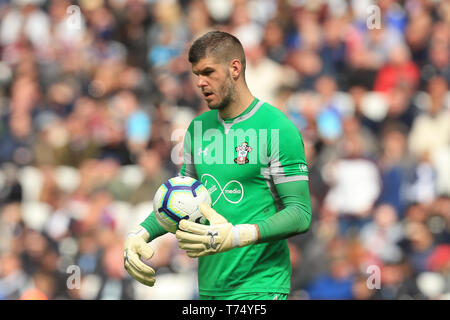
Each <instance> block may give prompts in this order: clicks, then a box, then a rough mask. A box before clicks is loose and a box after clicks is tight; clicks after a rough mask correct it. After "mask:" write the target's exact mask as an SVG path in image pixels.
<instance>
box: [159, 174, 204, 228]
mask: <svg viewBox="0 0 450 320" xmlns="http://www.w3.org/2000/svg"><path fill="white" fill-rule="evenodd" d="M203 202H204V203H206V204H208V205H211V196H210V195H209V192H208V190H207V189H206V187H205V186H204V185H202V184H201V182H199V181H197V180H195V179H194V178H191V177H183V176H178V177H174V178H171V179H169V180H167V181H166V182H164V183H163V184H162V185H161V186H160V187H159V188H158V190H157V191H156V194H155V197H154V199H153V209H154V212H155V216H156V219H157V220H158V222H159V224H160V225H161V226H162V227H163V228H164V229H165V230H166V231H169V232H171V233H175V232H176V231H177V229H178V223H179V222H180V220H181V219H188V220H190V221H194V222H197V223H202V224H205V223H206V219H205V218H204V217H203V216H202V214H201V213H200V211H199V210H198V206H199V205H200V204H201V203H203Z"/></svg>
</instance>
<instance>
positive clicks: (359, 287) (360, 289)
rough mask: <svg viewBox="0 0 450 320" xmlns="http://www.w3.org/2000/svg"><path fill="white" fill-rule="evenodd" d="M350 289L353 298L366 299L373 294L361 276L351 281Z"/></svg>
mask: <svg viewBox="0 0 450 320" xmlns="http://www.w3.org/2000/svg"><path fill="white" fill-rule="evenodd" d="M352 291H353V296H354V299H355V300H367V299H369V298H370V297H371V296H372V294H373V290H371V289H369V287H368V286H367V279H366V278H364V277H363V276H359V277H357V278H356V280H355V282H354V283H353V287H352Z"/></svg>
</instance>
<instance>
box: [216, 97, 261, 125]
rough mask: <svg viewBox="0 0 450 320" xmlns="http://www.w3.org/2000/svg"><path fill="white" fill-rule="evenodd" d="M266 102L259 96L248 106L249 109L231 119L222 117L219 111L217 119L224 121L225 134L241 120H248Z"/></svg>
mask: <svg viewBox="0 0 450 320" xmlns="http://www.w3.org/2000/svg"><path fill="white" fill-rule="evenodd" d="M263 103H264V102H262V101H260V100H259V99H258V98H255V99H253V101H252V103H250V105H249V106H248V108H247V109H245V111H244V112H242V113H241V114H240V115H238V116H237V117H235V118H231V119H225V120H224V119H222V118H221V117H220V115H219V113H218V112H217V120H218V121H219V122H220V123H222V125H223V127H224V129H225V134H228V132H229V131H230V129H231V127H232V126H233V125H234V124H236V123H239V122H242V121H244V120H247V119H248V118H250V117H251V116H253V115H254V114H255V113H256V111H258V109H259V108H260V107H261V106H262V105H263Z"/></svg>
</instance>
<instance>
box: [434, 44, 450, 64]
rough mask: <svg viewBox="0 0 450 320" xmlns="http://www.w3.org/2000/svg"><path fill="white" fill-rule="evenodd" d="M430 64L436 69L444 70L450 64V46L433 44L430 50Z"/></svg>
mask: <svg viewBox="0 0 450 320" xmlns="http://www.w3.org/2000/svg"><path fill="white" fill-rule="evenodd" d="M430 51H431V52H430V56H431V62H432V63H433V65H435V66H436V67H438V68H444V67H446V66H448V65H449V64H450V57H449V51H450V45H448V44H440V43H439V44H435V45H433V46H432V47H431V50H430Z"/></svg>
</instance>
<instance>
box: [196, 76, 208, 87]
mask: <svg viewBox="0 0 450 320" xmlns="http://www.w3.org/2000/svg"><path fill="white" fill-rule="evenodd" d="M207 85H208V82H207V81H206V79H205V78H204V77H202V76H198V79H197V87H199V88H202V87H205V86H207Z"/></svg>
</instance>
